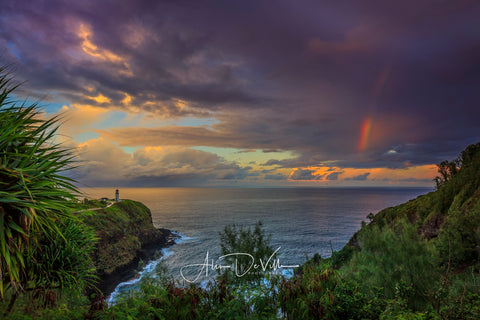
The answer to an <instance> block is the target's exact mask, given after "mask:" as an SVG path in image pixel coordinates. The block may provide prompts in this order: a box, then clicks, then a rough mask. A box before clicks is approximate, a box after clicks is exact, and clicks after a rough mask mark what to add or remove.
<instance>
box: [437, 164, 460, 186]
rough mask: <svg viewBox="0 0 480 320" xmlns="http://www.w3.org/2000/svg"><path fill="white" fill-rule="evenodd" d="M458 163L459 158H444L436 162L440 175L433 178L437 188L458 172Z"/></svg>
mask: <svg viewBox="0 0 480 320" xmlns="http://www.w3.org/2000/svg"><path fill="white" fill-rule="evenodd" d="M460 164H461V160H460V159H455V160H453V161H448V160H445V161H442V162H440V163H439V164H437V167H438V173H440V176H436V177H435V179H433V180H434V181H435V184H436V188H437V190H438V189H439V188H440V187H441V186H443V185H444V184H445V183H446V182H448V181H450V179H451V178H452V177H454V176H455V175H456V174H457V173H458V171H459V170H460Z"/></svg>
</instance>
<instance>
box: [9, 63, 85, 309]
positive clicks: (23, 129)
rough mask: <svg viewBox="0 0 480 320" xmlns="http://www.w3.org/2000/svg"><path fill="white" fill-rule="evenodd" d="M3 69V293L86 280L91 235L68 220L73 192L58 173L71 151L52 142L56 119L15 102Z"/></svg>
mask: <svg viewBox="0 0 480 320" xmlns="http://www.w3.org/2000/svg"><path fill="white" fill-rule="evenodd" d="M12 81H13V80H12V79H11V78H9V75H8V72H7V70H6V69H5V68H0V252H1V259H0V296H1V298H2V299H4V298H5V297H6V295H8V296H10V297H11V299H10V305H9V307H8V309H11V307H12V306H13V303H14V302H15V300H16V298H17V296H18V295H19V294H20V293H24V292H26V291H29V290H37V291H38V290H42V291H45V290H49V289H54V288H60V287H61V288H64V287H68V286H77V285H78V284H79V282H82V281H84V280H85V281H87V282H88V281H90V280H91V274H92V272H91V271H92V270H91V266H89V261H91V260H90V253H91V243H92V240H93V238H92V234H91V233H90V232H89V231H88V230H87V229H85V228H83V227H82V226H81V225H78V224H75V223H72V221H71V220H72V219H74V217H73V216H72V215H71V213H70V212H71V211H72V209H73V208H75V207H76V198H75V196H76V194H77V191H76V189H75V187H74V186H73V184H72V182H73V181H72V180H71V179H69V178H67V177H66V176H65V175H64V174H63V172H64V171H65V170H68V169H70V168H71V165H72V163H73V156H72V154H71V152H70V151H69V150H68V149H66V148H64V147H62V146H61V145H60V144H58V143H56V142H55V137H56V136H55V135H56V132H57V129H58V122H59V119H58V118H56V117H53V118H50V119H47V120H45V119H44V118H43V114H42V113H41V111H40V109H39V108H38V106H37V105H36V104H31V105H27V104H26V103H19V102H18V101H16V100H15V99H14V97H13V92H14V90H15V89H16V88H17V86H15V85H13V83H12Z"/></svg>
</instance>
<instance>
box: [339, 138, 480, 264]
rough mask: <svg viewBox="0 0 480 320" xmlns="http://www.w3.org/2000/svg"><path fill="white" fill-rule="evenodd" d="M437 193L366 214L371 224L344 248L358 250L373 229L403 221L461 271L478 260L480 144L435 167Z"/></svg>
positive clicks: (443, 258)
mask: <svg viewBox="0 0 480 320" xmlns="http://www.w3.org/2000/svg"><path fill="white" fill-rule="evenodd" d="M439 173H440V175H439V176H438V177H437V178H436V181H437V190H436V191H434V192H430V193H428V194H426V195H422V196H419V197H418V198H416V199H414V200H411V201H408V202H406V203H404V204H401V205H398V206H395V207H391V208H386V209H384V210H382V211H380V212H379V213H377V214H376V215H374V216H372V215H369V218H370V219H371V222H370V223H369V224H368V225H365V226H363V228H362V229H361V230H360V231H359V232H357V233H356V234H355V235H354V236H353V237H352V239H351V240H350V242H349V244H348V246H354V247H356V248H359V249H360V248H361V243H359V241H358V239H359V238H361V237H362V234H366V233H368V232H371V231H372V230H373V229H375V228H383V227H385V226H395V224H396V223H397V222H398V221H401V220H405V219H406V220H407V221H408V222H409V223H411V224H413V225H414V226H415V227H416V229H417V232H418V234H419V235H421V236H422V238H423V239H426V240H429V241H431V242H432V243H433V244H435V245H436V247H437V248H438V249H439V250H440V252H439V253H440V259H441V260H442V262H443V263H447V262H449V263H450V264H451V266H455V267H457V268H465V267H467V266H470V265H475V264H478V263H479V257H480V143H478V144H474V145H470V146H469V147H467V148H466V149H465V151H463V152H462V153H461V155H460V157H459V158H457V159H455V160H453V161H451V162H449V161H444V162H442V163H441V164H440V165H439Z"/></svg>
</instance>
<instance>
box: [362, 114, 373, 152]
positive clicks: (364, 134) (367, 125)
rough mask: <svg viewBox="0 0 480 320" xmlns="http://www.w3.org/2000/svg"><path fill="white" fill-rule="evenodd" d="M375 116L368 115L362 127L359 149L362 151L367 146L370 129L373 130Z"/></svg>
mask: <svg viewBox="0 0 480 320" xmlns="http://www.w3.org/2000/svg"><path fill="white" fill-rule="evenodd" d="M372 124H373V117H368V118H367V119H365V120H364V121H363V123H362V126H361V128H360V140H358V151H360V152H362V151H364V150H365V149H366V148H367V145H368V139H369V137H370V131H371V130H372Z"/></svg>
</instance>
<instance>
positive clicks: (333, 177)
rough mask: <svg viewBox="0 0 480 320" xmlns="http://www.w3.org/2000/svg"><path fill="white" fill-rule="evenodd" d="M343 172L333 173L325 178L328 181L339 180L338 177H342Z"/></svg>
mask: <svg viewBox="0 0 480 320" xmlns="http://www.w3.org/2000/svg"><path fill="white" fill-rule="evenodd" d="M342 173H343V171H338V172H332V173H330V174H329V175H327V176H326V177H325V179H327V180H332V181H333V180H338V176H339V175H341V174H342Z"/></svg>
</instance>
